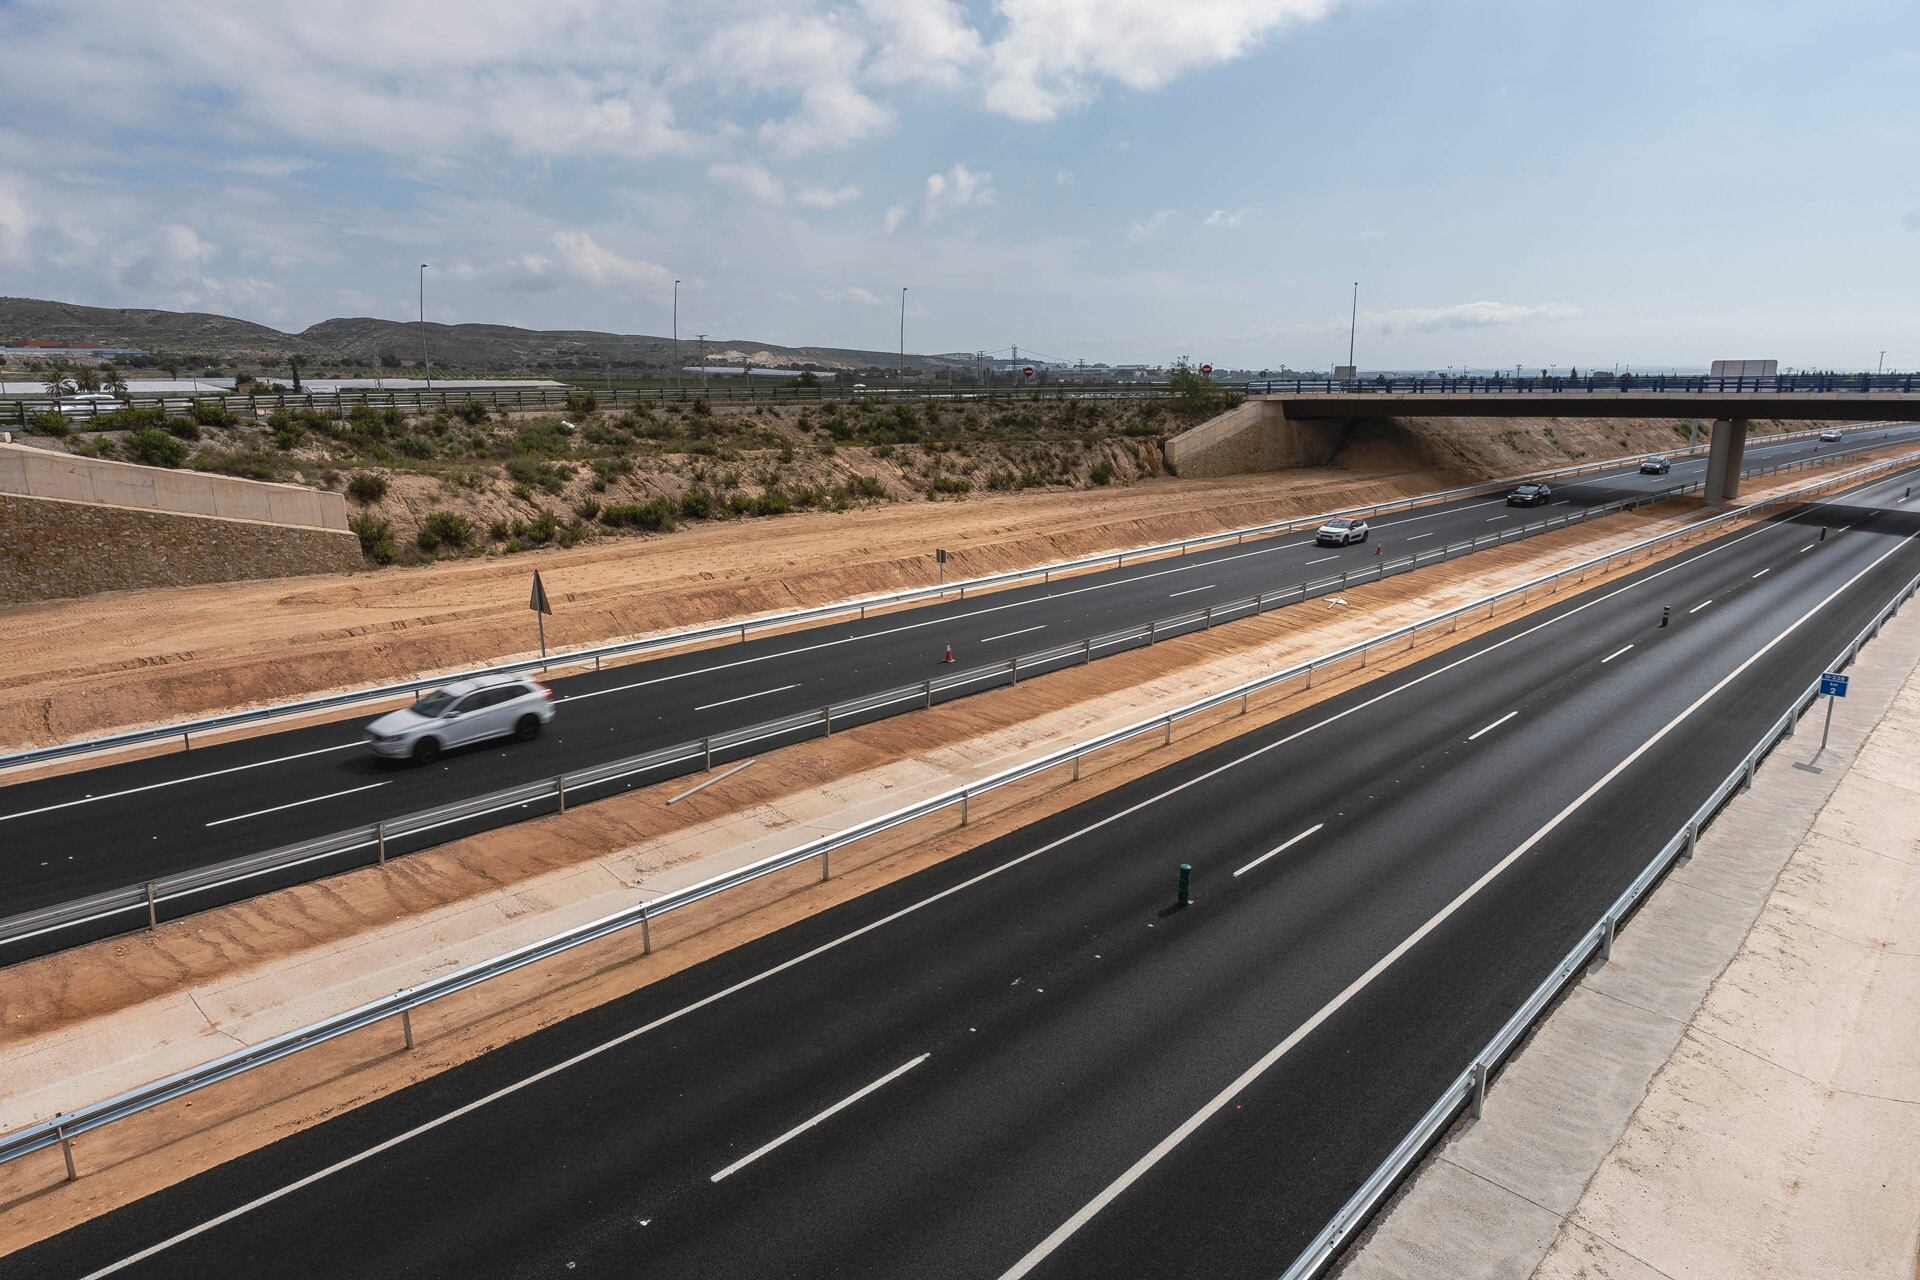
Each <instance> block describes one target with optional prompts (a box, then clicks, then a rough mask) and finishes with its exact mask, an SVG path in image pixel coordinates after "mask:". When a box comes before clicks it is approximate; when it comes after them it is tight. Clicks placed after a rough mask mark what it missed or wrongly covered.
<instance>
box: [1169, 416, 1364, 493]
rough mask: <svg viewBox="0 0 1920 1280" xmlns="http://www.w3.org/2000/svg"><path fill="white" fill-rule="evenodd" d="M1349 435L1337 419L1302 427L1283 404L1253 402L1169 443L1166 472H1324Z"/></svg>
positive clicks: (1302, 424) (1207, 422) (1313, 420)
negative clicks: (1302, 469) (1312, 469)
mask: <svg viewBox="0 0 1920 1280" xmlns="http://www.w3.org/2000/svg"><path fill="white" fill-rule="evenodd" d="M1345 432H1346V424H1345V423H1344V422H1342V421H1340V420H1338V419H1325V418H1316V419H1312V420H1309V421H1305V422H1302V421H1298V420H1294V419H1290V418H1288V417H1287V411H1286V406H1285V405H1283V404H1281V403H1280V402H1279V401H1276V400H1255V399H1249V400H1245V401H1242V402H1241V403H1240V404H1237V405H1235V406H1234V407H1233V408H1231V409H1229V410H1227V411H1226V412H1225V413H1222V414H1219V415H1218V416H1216V417H1212V418H1209V419H1207V420H1206V421H1205V422H1203V423H1201V424H1200V425H1199V426H1197V427H1194V428H1192V429H1190V430H1187V431H1183V432H1181V433H1180V434H1179V435H1177V436H1174V437H1173V438H1172V439H1171V440H1168V441H1167V443H1166V446H1165V452H1166V458H1167V469H1168V470H1169V471H1171V472H1173V474H1175V475H1177V476H1186V477H1193V476H1231V475H1242V474H1245V473H1246V472H1249V471H1279V470H1283V469H1285V468H1290V467H1320V466H1325V465H1326V464H1327V463H1328V462H1330V461H1332V459H1333V455H1334V454H1335V453H1337V452H1339V449H1340V442H1341V440H1342V439H1343V438H1344V436H1345Z"/></svg>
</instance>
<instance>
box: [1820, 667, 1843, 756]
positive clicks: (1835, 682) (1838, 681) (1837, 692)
mask: <svg viewBox="0 0 1920 1280" xmlns="http://www.w3.org/2000/svg"><path fill="white" fill-rule="evenodd" d="M1820 692H1821V693H1822V694H1824V695H1826V699H1827V722H1826V723H1825V724H1824V725H1822V726H1821V727H1820V751H1825V750H1826V749H1827V735H1828V734H1830V733H1832V732H1833V700H1834V699H1835V698H1844V697H1846V696H1847V677H1845V676H1843V675H1841V674H1840V673H1839V672H1837V671H1823V672H1821V673H1820ZM1814 754H1815V755H1816V756H1817V755H1819V754H1820V752H1819V751H1816V752H1814Z"/></svg>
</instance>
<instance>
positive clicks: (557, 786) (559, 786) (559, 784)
mask: <svg viewBox="0 0 1920 1280" xmlns="http://www.w3.org/2000/svg"><path fill="white" fill-rule="evenodd" d="M553 789H554V791H555V792H556V793H557V794H558V795H559V797H560V812H562V813H565V812H566V811H567V775H566V774H564V773H563V774H561V775H560V776H559V777H557V778H555V779H554V780H553Z"/></svg>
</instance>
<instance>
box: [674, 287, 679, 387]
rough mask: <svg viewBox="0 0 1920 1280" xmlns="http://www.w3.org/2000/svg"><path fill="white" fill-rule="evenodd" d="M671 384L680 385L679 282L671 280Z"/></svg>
mask: <svg viewBox="0 0 1920 1280" xmlns="http://www.w3.org/2000/svg"><path fill="white" fill-rule="evenodd" d="M673 385H674V386H676V387H677V386H679V385H680V282H679V281H678V280H675V281H674V282H673Z"/></svg>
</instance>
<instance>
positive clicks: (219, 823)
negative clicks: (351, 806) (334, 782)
mask: <svg viewBox="0 0 1920 1280" xmlns="http://www.w3.org/2000/svg"><path fill="white" fill-rule="evenodd" d="M386 785H387V784H386V783H384V782H369V783H368V784H367V785H366V786H364V787H348V788H347V789H346V790H345V791H333V792H329V793H328V794H326V795H324V796H309V797H308V798H307V799H305V800H295V801H294V802H293V803H291V804H277V805H275V806H273V808H271V809H255V810H254V811H253V812H252V813H237V814H235V815H234V816H233V817H231V818H215V819H214V820H213V821H212V822H209V823H207V824H206V825H207V826H209V827H224V826H226V825H227V824H228V823H229V822H240V821H242V820H244V819H247V818H258V817H260V816H261V815H263V814H268V813H279V812H280V811H281V810H282V809H298V808H299V807H300V806H301V805H303V804H319V803H320V802H321V801H322V800H338V799H339V798H340V797H341V796H350V795H352V794H354V793H355V792H356V791H371V790H373V789H374V788H375V787H384V786H386Z"/></svg>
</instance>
